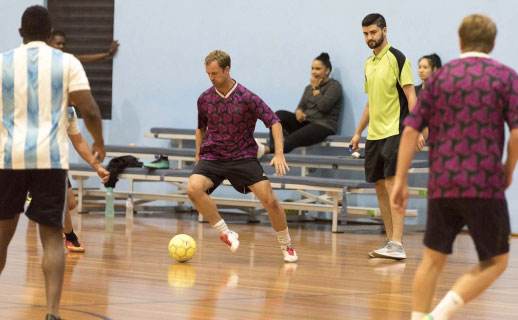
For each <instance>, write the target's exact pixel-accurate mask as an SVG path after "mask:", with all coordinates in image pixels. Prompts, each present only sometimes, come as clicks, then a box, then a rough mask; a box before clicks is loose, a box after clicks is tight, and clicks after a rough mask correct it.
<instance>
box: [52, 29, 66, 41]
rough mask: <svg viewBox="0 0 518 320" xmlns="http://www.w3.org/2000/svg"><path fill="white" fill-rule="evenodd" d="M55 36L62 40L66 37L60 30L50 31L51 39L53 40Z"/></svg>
mask: <svg viewBox="0 0 518 320" xmlns="http://www.w3.org/2000/svg"><path fill="white" fill-rule="evenodd" d="M55 36H61V37H63V38H65V39H66V38H67V35H66V34H65V32H63V31H61V30H52V38H54V37H55Z"/></svg>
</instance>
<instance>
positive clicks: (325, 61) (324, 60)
mask: <svg viewBox="0 0 518 320" xmlns="http://www.w3.org/2000/svg"><path fill="white" fill-rule="evenodd" d="M315 60H318V61H320V62H322V63H323V64H324V66H326V68H328V69H329V70H333V66H332V65H331V60H329V54H327V52H322V53H321V54H320V55H319V56H318V57H316V58H315Z"/></svg>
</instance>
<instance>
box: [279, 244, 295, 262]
mask: <svg viewBox="0 0 518 320" xmlns="http://www.w3.org/2000/svg"><path fill="white" fill-rule="evenodd" d="M281 251H282V255H283V256H284V261H285V262H296V261H297V260H298V259H299V257H298V256H297V252H295V250H293V247H292V246H291V244H289V245H287V246H281Z"/></svg>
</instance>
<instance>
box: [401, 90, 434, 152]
mask: <svg viewBox="0 0 518 320" xmlns="http://www.w3.org/2000/svg"><path fill="white" fill-rule="evenodd" d="M403 92H405V96H406V99H407V101H408V110H409V111H412V110H413V109H414V107H415V104H416V103H417V96H416V94H415V87H414V85H413V84H407V85H406V86H404V87H403ZM426 139H428V128H424V129H423V131H421V135H419V137H418V139H417V142H416V151H419V150H421V149H423V148H424V145H425V143H426Z"/></svg>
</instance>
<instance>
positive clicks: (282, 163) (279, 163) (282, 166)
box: [270, 153, 290, 176]
mask: <svg viewBox="0 0 518 320" xmlns="http://www.w3.org/2000/svg"><path fill="white" fill-rule="evenodd" d="M270 166H275V174H276V175H278V176H284V175H286V172H287V171H290V168H289V167H288V164H287V163H286V159H284V154H283V153H281V154H278V153H276V154H275V155H274V156H273V158H272V161H270Z"/></svg>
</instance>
